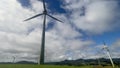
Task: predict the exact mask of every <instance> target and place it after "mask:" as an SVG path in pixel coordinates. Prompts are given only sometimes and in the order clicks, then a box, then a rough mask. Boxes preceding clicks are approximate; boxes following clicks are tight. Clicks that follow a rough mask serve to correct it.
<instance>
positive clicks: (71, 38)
mask: <svg viewBox="0 0 120 68" xmlns="http://www.w3.org/2000/svg"><path fill="white" fill-rule="evenodd" d="M66 1H67V0H66ZM68 2H69V1H68ZM76 2H77V3H78V4H74V3H76ZM86 2H87V0H86ZM86 2H85V3H84V4H86V5H88V4H87V3H88V2H87V3H86ZM30 3H31V6H32V7H31V8H24V7H22V6H21V5H20V3H19V2H17V1H16V0H9V1H5V0H1V1H0V9H1V11H0V15H1V16H0V45H1V47H0V54H1V55H0V57H3V56H8V57H10V58H8V57H6V58H8V59H9V61H11V60H12V58H11V57H12V56H16V61H19V60H30V61H37V60H38V58H39V53H40V45H41V34H42V21H43V18H42V16H41V17H38V18H35V19H33V20H30V21H27V22H22V21H23V20H24V19H26V18H28V17H31V16H33V15H35V14H37V13H42V11H43V8H41V7H42V3H41V2H40V1H38V0H30ZM79 3H81V1H74V2H73V3H72V2H71V1H70V3H69V4H68V6H69V5H71V6H70V7H73V8H76V9H77V10H75V11H74V12H75V13H72V14H71V16H72V18H70V19H68V18H67V16H66V15H64V14H55V15H54V14H53V15H54V16H55V17H57V18H59V19H60V20H62V21H64V22H65V23H60V22H56V21H53V20H52V19H50V18H49V17H48V18H47V22H50V21H52V22H55V26H54V27H53V28H52V29H51V30H48V31H46V57H45V61H47V62H48V61H61V60H64V59H68V58H70V57H72V59H78V58H81V57H82V56H81V55H80V54H84V55H85V56H87V57H89V56H90V55H94V52H93V51H95V50H93V47H94V45H95V44H94V42H93V41H92V40H82V39H75V38H76V37H82V36H83V35H82V33H80V32H78V31H76V30H75V28H73V27H72V26H71V25H70V23H69V22H71V21H72V22H74V24H75V25H76V26H77V27H78V28H80V29H83V30H86V31H89V32H91V31H95V32H96V31H97V30H96V29H95V26H94V25H96V23H95V22H93V23H91V22H86V19H89V16H90V14H93V13H92V12H93V11H92V10H91V9H93V10H94V9H96V7H94V8H91V7H92V6H94V5H91V6H90V5H89V7H88V8H89V9H88V11H90V12H87V13H88V14H87V16H88V17H87V16H83V17H80V16H79V15H78V14H80V13H81V11H79V9H78V8H79V6H81V5H80V4H79ZM72 4H74V5H75V6H72ZM78 5H79V6H78ZM82 5H83V4H82ZM98 5H100V4H98ZM103 5H104V4H103ZM3 6H4V7H3ZM68 6H67V5H66V7H68ZM105 6H106V5H105ZM68 8H69V7H68ZM73 8H71V9H69V11H71V10H72V9H73ZM99 8H101V6H100V7H99ZM105 8H106V7H105ZM107 8H108V7H107ZM73 10H74V9H73ZM104 10H105V11H103V12H102V13H104V12H107V11H106V9H104ZM102 13H101V14H102ZM95 15H98V16H99V14H98V11H96V12H95ZM107 16H109V13H108V14H105V17H107ZM100 18H102V16H101V15H100ZM96 19H98V18H96V17H95V18H94V19H93V20H92V21H96ZM108 19H110V18H108ZM81 21H82V23H79V22H81ZM47 24H48V23H47ZM97 24H98V23H97ZM101 24H102V25H103V23H101ZM85 25H86V26H85ZM99 25H100V24H99ZM105 27H106V25H105ZM102 28H103V27H99V30H101V31H100V32H102V31H104V29H103V30H102ZM96 33H99V31H97V32H96ZM91 46H93V47H91ZM8 59H7V60H8ZM0 60H1V61H7V60H5V59H0Z"/></svg>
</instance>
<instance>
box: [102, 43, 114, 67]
mask: <svg viewBox="0 0 120 68" xmlns="http://www.w3.org/2000/svg"><path fill="white" fill-rule="evenodd" d="M103 49H104V50H106V52H107V55H108V57H109V59H110V61H111V64H112V67H113V68H115V65H114V63H113V60H112V57H111V55H110V51H109V49H108V47H107V46H106V44H105V42H104V46H103Z"/></svg>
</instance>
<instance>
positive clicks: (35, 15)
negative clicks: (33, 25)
mask: <svg viewBox="0 0 120 68" xmlns="http://www.w3.org/2000/svg"><path fill="white" fill-rule="evenodd" d="M41 15H43V13H42V14H37V15H35V16H33V17H30V18H28V19H26V20H24V21H28V20H31V19H33V18H36V17H38V16H41Z"/></svg>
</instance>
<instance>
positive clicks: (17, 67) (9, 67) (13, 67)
mask: <svg viewBox="0 0 120 68" xmlns="http://www.w3.org/2000/svg"><path fill="white" fill-rule="evenodd" d="M0 68H112V67H111V66H106V67H99V66H58V65H29V64H28V65H25V64H0ZM116 68H118V67H116Z"/></svg>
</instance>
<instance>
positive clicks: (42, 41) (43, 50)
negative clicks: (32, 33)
mask: <svg viewBox="0 0 120 68" xmlns="http://www.w3.org/2000/svg"><path fill="white" fill-rule="evenodd" d="M42 1H43V8H44V11H43V13H40V14H37V15H35V16H33V17H30V18H28V19H26V20H24V21H28V20H31V19H33V18H36V17H39V16H41V15H43V16H44V20H43V30H42V40H41V53H40V59H39V61H38V64H44V57H45V56H44V53H45V24H46V16H48V17H50V18H52V19H54V20H57V21H59V22H62V21H61V20H59V19H57V18H55V17H53V16H52V15H50V14H48V12H47V8H46V5H45V0H42ZM62 23H63V22H62Z"/></svg>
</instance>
